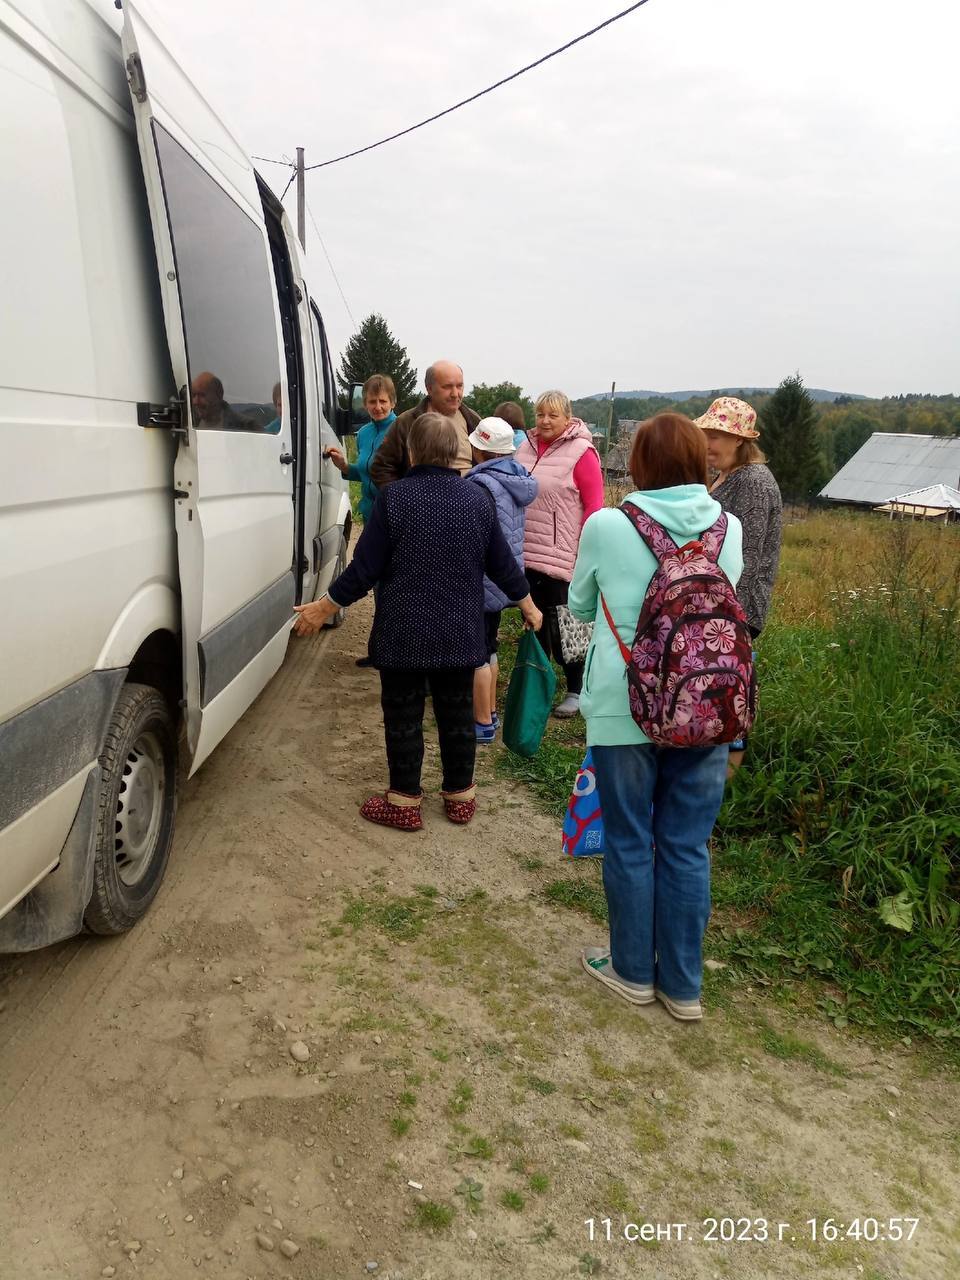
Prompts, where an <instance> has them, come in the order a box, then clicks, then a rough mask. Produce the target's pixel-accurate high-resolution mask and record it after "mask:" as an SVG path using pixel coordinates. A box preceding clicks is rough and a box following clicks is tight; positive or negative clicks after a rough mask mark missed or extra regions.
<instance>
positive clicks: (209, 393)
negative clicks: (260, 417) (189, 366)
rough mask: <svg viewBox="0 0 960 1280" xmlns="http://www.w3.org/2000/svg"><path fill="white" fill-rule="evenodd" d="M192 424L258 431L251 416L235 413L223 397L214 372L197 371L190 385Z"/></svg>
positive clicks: (221, 384)
mask: <svg viewBox="0 0 960 1280" xmlns="http://www.w3.org/2000/svg"><path fill="white" fill-rule="evenodd" d="M190 401H191V403H192V405H193V420H194V425H195V426H198V427H206V428H208V429H211V430H219V431H260V430H261V427H260V426H259V425H258V424H257V423H256V422H254V421H253V419H252V418H245V417H244V416H243V414H242V413H237V411H236V410H235V409H232V408H231V407H230V405H229V404H227V402H226V400H225V399H224V394H223V383H222V382H221V381H220V379H219V378H218V377H217V375H216V374H215V373H209V372H204V373H198V374H197V376H196V377H195V378H194V380H193V383H192V384H191V387H190Z"/></svg>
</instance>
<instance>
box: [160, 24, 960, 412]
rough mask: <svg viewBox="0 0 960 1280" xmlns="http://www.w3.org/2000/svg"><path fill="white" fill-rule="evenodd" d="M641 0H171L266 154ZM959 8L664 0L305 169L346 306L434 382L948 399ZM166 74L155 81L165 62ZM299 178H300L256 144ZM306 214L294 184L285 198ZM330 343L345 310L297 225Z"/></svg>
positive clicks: (341, 338)
mask: <svg viewBox="0 0 960 1280" xmlns="http://www.w3.org/2000/svg"><path fill="white" fill-rule="evenodd" d="M626 4H627V0H619V3H618V0H591V2H590V3H587V2H586V0H473V3H472V4H470V5H466V4H462V3H461V4H457V3H454V2H453V0H446V2H445V3H441V0H405V3H403V4H397V3H396V2H395V0H349V3H348V2H347V0H340V2H339V3H329V2H328V3H317V2H316V0H264V2H263V3H252V0H204V2H203V4H197V3H196V0H154V11H155V12H156V14H157V17H158V18H159V19H160V20H161V21H162V23H163V28H164V30H165V31H166V32H167V33H168V35H169V37H170V44H171V45H172V46H173V48H174V49H175V50H176V51H177V52H178V53H179V55H180V56H181V59H182V62H183V64H184V66H185V68H186V69H187V70H188V71H189V72H190V73H191V74H192V75H193V77H194V78H195V80H196V82H197V84H198V86H200V87H202V89H203V92H204V93H205V94H206V96H207V97H208V98H209V99H210V100H211V101H212V102H213V103H214V105H216V106H217V107H218V109H219V110H220V112H221V114H222V115H223V116H224V118H225V119H226V120H227V121H228V122H229V123H230V125H231V126H232V128H233V131H234V132H235V133H236V135H237V137H238V138H239V139H240V141H241V142H242V143H243V144H244V146H245V147H246V148H247V149H248V150H249V151H250V152H252V153H255V154H258V155H263V156H277V157H280V156H284V155H288V156H293V154H294V149H295V147H296V146H297V145H298V144H299V145H301V146H303V147H305V148H306V156H307V163H308V164H309V163H311V162H318V161H321V160H325V159H328V158H330V157H331V156H335V155H339V154H340V153H341V152H343V151H347V150H351V149H352V148H354V147H360V146H363V145H365V144H367V143H369V142H373V141H376V140H377V139H378V138H380V137H382V136H384V135H385V134H388V133H392V132H394V131H396V130H397V129H400V128H403V127H405V126H407V125H409V124H413V123H415V122H416V121H417V120H419V119H422V118H423V117H424V116H428V115H431V114H432V113H433V112H435V111H438V110H441V109H442V108H444V107H446V106H448V105H451V104H452V103H453V102H455V101H457V100H458V99H460V98H462V97H466V96H467V95H469V94H471V93H473V92H476V91H477V90H479V89H481V88H484V87H485V86H486V85H488V84H490V83H492V82H493V81H495V80H497V79H500V78H501V77H502V76H504V75H506V74H509V73H510V72H512V71H514V70H516V69H518V68H519V67H521V66H522V65H524V64H525V63H527V62H530V61H533V60H534V59H535V58H537V57H540V56H541V55H542V54H544V53H546V52H548V51H549V50H551V49H553V48H555V47H556V46H557V45H560V44H562V43H564V42H565V41H566V40H568V39H571V38H572V37H573V36H575V35H578V34H580V33H581V32H582V31H585V30H587V29H588V28H589V27H591V26H593V25H595V24H596V23H597V22H599V21H602V20H603V19H604V18H605V17H608V16H611V15H612V14H614V13H616V12H617V11H618V10H619V9H621V8H625V7H626ZM958 36H960V18H958V17H957V12H956V9H955V6H953V5H952V4H949V3H948V2H947V0H910V2H909V3H905V2H904V0H899V2H898V3H894V2H893V0H806V2H805V3H803V4H792V5H788V4H785V3H775V2H774V0H649V3H648V4H646V5H645V6H644V7H643V8H641V9H638V10H637V11H636V12H634V13H632V14H630V15H629V16H627V17H626V18H624V19H622V20H621V21H619V22H617V23H615V24H614V25H613V26H612V27H610V28H608V29H606V30H605V31H603V32H601V33H599V34H598V35H596V36H594V37H592V38H591V39H590V40H587V41H585V42H584V43H583V44H580V45H577V46H575V48H573V49H572V50H570V51H569V52H567V53H565V54H562V55H561V56H560V57H558V58H556V59H554V60H552V61H551V62H549V63H548V64H546V66H544V67H540V68H538V69H536V70H534V71H531V72H529V73H528V74H527V75H525V76H523V77H521V79H519V80H518V81H515V82H513V83H512V84H510V85H507V86H505V87H504V88H502V89H498V90H497V91H496V92H495V93H493V94H491V95H489V96H487V97H485V98H483V99H481V100H480V101H479V102H477V103H475V104H472V105H470V106H468V107H464V108H462V109H461V110H460V111H458V112H455V113H454V114H453V115H451V116H449V117H447V118H445V119H444V120H441V121H439V122H437V123H435V124H431V125H428V126H427V127H426V128H424V129H421V130H419V131H417V132H416V133H414V134H412V135H410V136H409V137H406V138H403V139H401V140H399V141H397V142H392V143H390V144H388V145H387V146H385V147H383V148H381V149H379V150H376V151H373V152H371V153H369V154H368V155H365V156H361V157H359V158H357V159H353V160H347V161H344V162H343V163H342V164H337V165H333V166H331V167H330V168H328V169H323V170H320V171H318V172H316V173H313V174H310V175H308V187H307V192H308V200H309V203H310V206H311V208H312V210H313V214H314V216H315V218H316V220H317V223H318V225H319V227H320V230H321V232H322V234H323V238H324V242H325V244H326V247H327V250H328V252H329V254H330V257H331V259H332V261H333V264H334V266H335V268H336V271H337V274H338V275H339V278H340V282H341V284H342V286H343V290H344V293H345V295H346V299H347V302H348V303H349V306H350V309H351V311H352V313H353V316H354V317H355V319H356V320H357V321H360V320H361V319H362V318H363V317H364V316H366V315H368V314H369V313H370V312H371V311H378V312H381V313H382V314H383V315H384V317H385V318H386V320H387V323H388V324H389V325H390V328H391V329H392V330H393V332H394V334H395V336H396V337H397V338H398V339H399V340H400V342H402V343H403V344H404V345H405V346H406V347H407V349H408V351H409V353H410V357H411V360H412V361H413V363H414V364H415V365H416V366H417V368H418V369H419V371H420V375H421V378H422V375H423V371H424V369H425V368H426V366H427V364H429V363H430V361H431V360H432V359H435V358H437V357H449V358H452V359H454V360H457V361H458V362H460V363H461V364H462V365H463V367H464V372H465V377H466V382H467V386H468V388H469V387H470V386H472V385H473V383H475V382H488V383H493V382H499V381H502V380H505V379H509V380H512V381H516V382H519V383H520V384H521V385H522V386H523V387H524V389H525V390H526V391H527V392H529V393H532V394H534V395H535V394H537V393H538V392H539V391H541V390H543V389H545V388H547V387H554V386H558V387H561V388H563V389H565V390H567V391H568V392H569V393H570V394H571V395H572V396H580V395H586V394H590V393H592V392H597V391H601V390H603V389H605V388H609V385H610V382H611V380H612V379H616V382H617V387H618V389H619V390H630V389H634V388H653V389H655V390H663V391H669V390H676V389H683V388H700V387H702V388H709V387H714V386H721V385H738V386H749V385H770V384H776V383H777V382H778V381H779V380H780V379H781V378H782V377H784V376H786V375H787V374H790V373H793V372H794V371H796V370H799V371H800V373H801V374H802V375H803V377H804V379H805V381H806V382H807V384H808V385H810V386H818V387H827V388H830V389H833V390H838V391H855V392H862V393H865V394H869V395H884V394H896V393H898V392H900V391H933V392H947V391H953V392H957V391H960V370H958V353H960V248H958V243H960V236H958V232H957V227H958V225H960V155H958V152H960V76H958V74H957V71H956V49H957V44H958ZM148 74H149V73H148ZM259 167H260V168H261V170H262V171H263V173H264V175H265V176H266V177H267V178H268V179H269V180H270V181H271V182H272V183H273V184H274V186H275V187H276V188H278V189H279V190H282V187H283V185H284V184H285V182H286V178H287V175H286V174H285V173H284V172H283V171H282V170H281V169H279V168H274V167H272V166H263V165H261V166H259ZM286 203H287V208H288V209H289V210H290V211H291V213H293V212H294V211H295V204H294V201H293V192H292V190H291V193H290V195H289V196H288V198H287V202H286ZM307 231H308V234H307V247H308V252H309V253H310V262H311V274H312V276H313V280H314V283H313V285H312V288H313V289H314V291H315V292H316V293H317V294H318V296H319V298H320V300H321V306H322V309H323V312H324V316H325V319H326V323H327V327H328V330H329V332H330V337H331V342H332V345H333V347H334V349H335V350H336V351H337V352H339V351H340V350H342V348H343V345H344V343H345V341H346V340H347V339H348V338H349V336H350V334H351V333H352V332H353V330H354V327H355V326H354V324H353V322H352V321H351V319H350V316H349V315H348V314H347V311H346V309H345V307H344V304H343V302H342V301H341V299H340V296H339V293H338V292H337V289H336V286H335V284H334V282H333V279H332V277H331V274H330V270H329V268H328V266H327V263H326V261H325V259H324V257H323V254H322V253H321V252H320V251H319V245H318V244H317V239H316V236H315V234H314V231H313V227H312V226H311V225H310V223H309V221H308V226H307Z"/></svg>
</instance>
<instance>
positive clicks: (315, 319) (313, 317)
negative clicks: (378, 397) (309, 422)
mask: <svg viewBox="0 0 960 1280" xmlns="http://www.w3.org/2000/svg"><path fill="white" fill-rule="evenodd" d="M310 322H311V324H312V325H313V345H314V347H315V349H316V353H317V364H318V366H319V367H320V370H321V372H322V373H323V387H322V388H321V389H322V392H323V396H322V403H323V416H324V417H325V418H326V420H327V422H329V423H331V424H332V423H333V422H334V420H335V418H336V414H335V413H334V405H335V404H336V388H335V386H334V383H333V373H332V370H331V368H330V353H329V351H328V350H327V335H326V332H325V330H324V327H323V321H322V320H321V319H320V312H319V311H318V310H317V304H316V303H315V302H311V303H310Z"/></svg>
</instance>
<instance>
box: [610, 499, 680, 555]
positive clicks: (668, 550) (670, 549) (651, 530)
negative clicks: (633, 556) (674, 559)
mask: <svg viewBox="0 0 960 1280" xmlns="http://www.w3.org/2000/svg"><path fill="white" fill-rule="evenodd" d="M620 510H621V511H622V512H623V514H624V515H625V516H626V517H627V519H628V520H629V521H630V523H631V524H632V525H633V527H634V528H635V529H636V531H637V533H639V535H640V537H641V538H642V539H643V540H644V542H645V543H646V544H647V546H648V548H649V549H650V551H651V553H652V554H653V556H654V558H655V559H656V562H657V564H663V562H664V560H665V559H666V558H667V556H675V555H676V554H677V544H676V543H675V542H674V540H673V539H672V538H671V537H670V535H669V533H667V531H666V529H665V528H664V527H663V525H662V524H658V523H657V521H656V520H654V518H653V516H648V515H647V513H646V512H645V511H644V510H643V508H642V507H638V506H637V505H636V503H635V502H623V503H621V504H620Z"/></svg>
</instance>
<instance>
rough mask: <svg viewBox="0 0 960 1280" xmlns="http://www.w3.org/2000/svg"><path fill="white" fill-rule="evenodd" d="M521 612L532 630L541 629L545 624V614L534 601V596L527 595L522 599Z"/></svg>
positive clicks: (526, 624) (525, 623)
mask: <svg viewBox="0 0 960 1280" xmlns="http://www.w3.org/2000/svg"><path fill="white" fill-rule="evenodd" d="M520 614H521V616H522V618H523V621H524V625H525V626H527V627H529V628H530V630H531V631H539V630H540V628H541V627H542V626H543V614H542V613H541V612H540V610H539V609H538V608H537V606H536V605H535V604H534V603H533V596H526V597H525V598H524V599H523V600H521V601H520Z"/></svg>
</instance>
